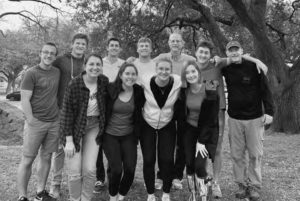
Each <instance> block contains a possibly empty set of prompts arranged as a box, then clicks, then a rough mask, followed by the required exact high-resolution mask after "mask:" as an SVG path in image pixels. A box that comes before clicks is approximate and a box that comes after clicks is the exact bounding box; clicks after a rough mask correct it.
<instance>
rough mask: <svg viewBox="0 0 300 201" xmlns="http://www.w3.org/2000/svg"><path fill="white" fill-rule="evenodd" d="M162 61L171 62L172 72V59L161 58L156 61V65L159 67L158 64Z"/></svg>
mask: <svg viewBox="0 0 300 201" xmlns="http://www.w3.org/2000/svg"><path fill="white" fill-rule="evenodd" d="M161 62H167V63H169V64H170V66H171V72H173V63H172V61H171V60H170V59H168V58H160V59H158V60H157V61H156V67H157V66H158V64H159V63H161Z"/></svg>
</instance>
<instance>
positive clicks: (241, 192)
mask: <svg viewBox="0 0 300 201" xmlns="http://www.w3.org/2000/svg"><path fill="white" fill-rule="evenodd" d="M238 185H239V189H238V190H237V192H236V193H235V197H236V198H238V199H244V198H246V197H247V192H246V190H247V189H246V186H244V185H243V184H238Z"/></svg>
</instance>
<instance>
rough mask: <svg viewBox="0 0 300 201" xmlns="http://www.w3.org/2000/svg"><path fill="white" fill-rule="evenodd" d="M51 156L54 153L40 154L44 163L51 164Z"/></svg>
mask: <svg viewBox="0 0 300 201" xmlns="http://www.w3.org/2000/svg"><path fill="white" fill-rule="evenodd" d="M51 157H52V153H47V154H42V153H41V154H40V160H41V162H42V163H47V164H50V163H51Z"/></svg>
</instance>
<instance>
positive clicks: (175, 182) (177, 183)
mask: <svg viewBox="0 0 300 201" xmlns="http://www.w3.org/2000/svg"><path fill="white" fill-rule="evenodd" d="M172 184H173V188H174V189H176V190H182V189H183V187H182V181H181V180H179V179H174V180H173V181H172Z"/></svg>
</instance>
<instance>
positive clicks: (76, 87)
mask: <svg viewBox="0 0 300 201" xmlns="http://www.w3.org/2000/svg"><path fill="white" fill-rule="evenodd" d="M85 73H86V72H82V73H81V74H80V75H79V76H77V77H75V78H74V79H73V80H71V82H70V83H69V86H68V87H67V89H66V93H65V96H64V100H63V107H62V116H61V124H60V125H61V129H60V130H61V142H62V144H63V145H65V144H66V136H73V141H74V145H75V149H76V152H78V151H79V150H80V140H81V138H82V137H83V135H84V134H85V127H86V123H87V107H88V102H89V93H90V91H89V89H88V88H87V87H86V86H85V84H84V81H83V77H82V76H83V75H84V74H85ZM107 85H108V78H107V77H105V76H104V75H99V77H98V88H97V104H98V108H99V113H100V114H99V133H98V135H97V138H96V141H97V143H98V144H100V143H101V135H102V134H103V132H104V126H105V104H106V99H105V97H106V88H107Z"/></svg>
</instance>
